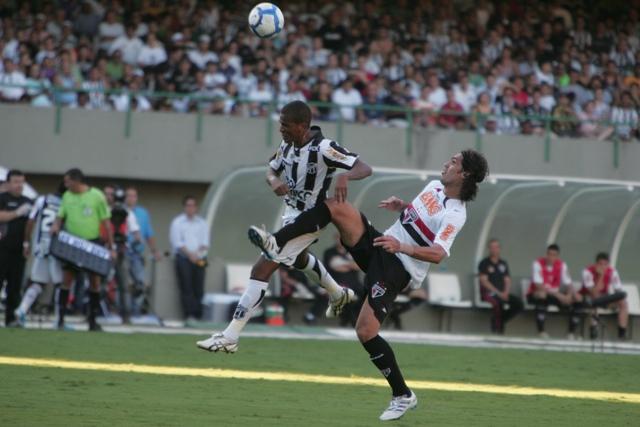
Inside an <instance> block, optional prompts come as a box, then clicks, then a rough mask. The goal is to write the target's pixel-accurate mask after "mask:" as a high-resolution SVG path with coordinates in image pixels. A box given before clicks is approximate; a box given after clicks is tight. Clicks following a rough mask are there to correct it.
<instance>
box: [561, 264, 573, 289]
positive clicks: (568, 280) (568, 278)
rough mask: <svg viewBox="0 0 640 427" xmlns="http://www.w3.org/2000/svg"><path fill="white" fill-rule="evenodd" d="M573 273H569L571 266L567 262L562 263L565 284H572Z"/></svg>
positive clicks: (563, 282)
mask: <svg viewBox="0 0 640 427" xmlns="http://www.w3.org/2000/svg"><path fill="white" fill-rule="evenodd" d="M572 283H573V282H571V275H570V274H569V267H567V263H566V262H563V263H562V284H563V285H571V284H572Z"/></svg>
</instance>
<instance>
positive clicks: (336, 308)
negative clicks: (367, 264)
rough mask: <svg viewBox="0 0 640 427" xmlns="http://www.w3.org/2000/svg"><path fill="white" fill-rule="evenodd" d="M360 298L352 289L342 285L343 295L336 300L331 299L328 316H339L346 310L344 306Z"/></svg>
mask: <svg viewBox="0 0 640 427" xmlns="http://www.w3.org/2000/svg"><path fill="white" fill-rule="evenodd" d="M357 299H358V297H357V296H356V294H355V292H353V290H352V289H349V288H345V287H344V286H343V287H342V295H340V296H339V297H338V298H336V299H335V300H331V299H330V300H329V307H327V317H328V318H332V317H338V316H340V314H341V313H342V310H344V307H345V306H346V305H347V304H349V303H350V302H354V301H356V300H357Z"/></svg>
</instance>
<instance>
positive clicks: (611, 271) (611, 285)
mask: <svg viewBox="0 0 640 427" xmlns="http://www.w3.org/2000/svg"><path fill="white" fill-rule="evenodd" d="M603 276H604V277H603V278H602V289H600V290H599V292H598V294H599V295H609V294H613V293H614V292H622V290H623V289H622V283H621V282H620V275H618V270H616V269H615V268H613V267H611V266H609V267H607V269H606V270H605V272H604V274H603ZM599 281H600V275H599V274H598V272H597V271H596V266H595V265H590V266H589V267H587V268H585V269H584V270H582V288H581V289H580V293H581V294H588V293H591V290H592V289H593V288H594V287H595V286H596V284H597V283H598V282H599Z"/></svg>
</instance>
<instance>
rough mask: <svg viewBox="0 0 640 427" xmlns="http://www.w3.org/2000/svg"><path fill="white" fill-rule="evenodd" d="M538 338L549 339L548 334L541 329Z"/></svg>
mask: <svg viewBox="0 0 640 427" xmlns="http://www.w3.org/2000/svg"><path fill="white" fill-rule="evenodd" d="M538 338H542V339H543V340H547V339H549V334H548V333H546V332H544V331H542V332H538Z"/></svg>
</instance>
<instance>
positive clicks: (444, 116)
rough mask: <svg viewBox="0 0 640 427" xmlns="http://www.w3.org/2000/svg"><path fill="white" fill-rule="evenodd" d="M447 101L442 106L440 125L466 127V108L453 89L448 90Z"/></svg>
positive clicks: (457, 127) (453, 127) (448, 127)
mask: <svg viewBox="0 0 640 427" xmlns="http://www.w3.org/2000/svg"><path fill="white" fill-rule="evenodd" d="M446 94H447V95H446V96H447V102H446V103H445V104H444V105H443V106H442V107H441V108H440V112H439V114H438V126H440V127H442V128H445V129H464V127H465V124H466V122H465V117H464V115H463V113H464V109H463V108H462V105H460V104H459V103H458V102H457V101H456V99H455V94H454V92H453V89H451V88H448V89H447V90H446Z"/></svg>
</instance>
